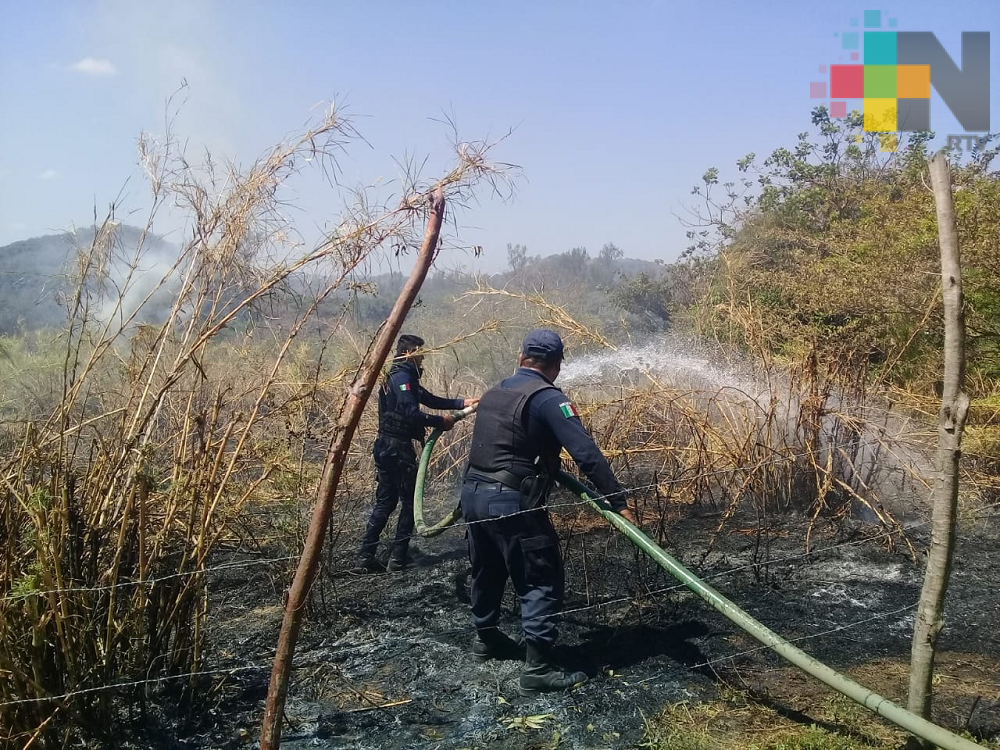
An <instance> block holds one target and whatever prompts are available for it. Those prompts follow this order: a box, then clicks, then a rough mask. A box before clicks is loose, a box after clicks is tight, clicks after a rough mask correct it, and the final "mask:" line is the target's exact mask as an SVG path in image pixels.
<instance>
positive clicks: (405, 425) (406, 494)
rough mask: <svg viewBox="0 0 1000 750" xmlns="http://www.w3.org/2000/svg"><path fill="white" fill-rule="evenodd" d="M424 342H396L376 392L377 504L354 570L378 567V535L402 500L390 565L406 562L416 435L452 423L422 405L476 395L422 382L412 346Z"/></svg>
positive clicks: (407, 338)
mask: <svg viewBox="0 0 1000 750" xmlns="http://www.w3.org/2000/svg"><path fill="white" fill-rule="evenodd" d="M423 345H424V340H423V339H422V338H420V337H419V336H413V335H409V334H404V335H402V336H400V337H399V340H398V341H397V342H396V356H395V358H394V359H393V363H392V366H391V367H390V368H389V374H388V376H387V377H386V378H385V379H384V380H383V382H382V385H381V387H380V388H379V394H378V435H377V437H376V438H375V446H374V449H373V453H374V456H375V471H376V482H377V486H376V490H375V507H374V508H373V509H372V513H371V517H370V518H369V519H368V526H367V528H366V529H365V534H364V537H363V539H362V541H361V549H360V551H359V553H358V557H359V559H358V565H357V568H356V569H357V570H358V571H359V572H362V571H367V572H376V571H379V570H381V567H380V566H379V564H378V562H377V560H376V559H375V552H376V550H377V549H378V539H379V536H380V535H381V533H382V531H383V529H385V527H386V524H387V523H388V522H389V516H390V515H391V514H392V512H393V510H395V508H396V505H399V506H400V511H399V520H398V521H397V522H396V538H395V540H394V541H393V543H392V547H391V549H390V553H389V566H388V567H389V570H390V571H399V570H402V569H403V568H405V567H406V566H407V565H408V564H409V563H410V562H411V560H410V557H409V547H410V537H411V536H412V535H413V489H414V485H415V484H416V478H417V452H416V448H415V447H414V443H413V441H414V440H419V441H420V442H421V443H423V441H424V439H425V437H426V429H427V428H428V427H436V428H438V429H441V430H450V429H451V428H452V427H454V426H455V422H454V420H452V418H451V415H448V414H445V415H438V414H427V413H425V412H422V411H420V405H421V404H422V405H424V406H427V407H429V408H431V409H462V408H465V407H466V406H472V405H474V404H476V403H478V402H479V399H476V398H472V399H468V398H466V399H462V398H441V397H440V396H435V395H434V394H433V393H431V392H430V391H428V390H427V389H426V388H424V387H423V386H422V385H420V376H421V375H423V369H422V367H423V363H424V355H423V354H417V353H416V352H417V351H418V350H419V349H420V348H421V347H422V346H423Z"/></svg>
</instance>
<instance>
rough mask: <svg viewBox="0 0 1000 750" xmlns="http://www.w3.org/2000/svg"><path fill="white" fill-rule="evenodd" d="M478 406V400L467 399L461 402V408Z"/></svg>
mask: <svg viewBox="0 0 1000 750" xmlns="http://www.w3.org/2000/svg"><path fill="white" fill-rule="evenodd" d="M478 404H479V399H478V398H467V399H465V400H464V401H463V402H462V408H463V409H468V408H469V407H470V406H476V405H478Z"/></svg>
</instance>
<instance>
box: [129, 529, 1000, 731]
mask: <svg viewBox="0 0 1000 750" xmlns="http://www.w3.org/2000/svg"><path fill="white" fill-rule="evenodd" d="M555 515H556V516H557V518H558V521H559V525H560V526H561V532H562V536H563V543H564V553H565V560H566V577H567V600H566V604H565V615H564V618H563V622H562V627H561V634H560V645H559V648H558V652H557V653H558V656H559V657H560V658H561V660H562V661H563V662H564V664H566V665H567V666H569V667H573V668H577V669H582V670H583V671H585V672H587V673H588V675H590V677H591V679H590V681H589V682H588V683H586V684H585V685H583V686H581V687H579V688H577V689H575V690H573V691H571V692H569V693H566V694H555V695H549V696H544V697H539V698H534V699H526V698H522V697H520V696H519V695H518V693H517V689H516V688H517V677H518V675H519V672H520V667H521V665H520V663H519V662H516V661H503V662H495V661H490V662H486V663H479V662H477V661H476V660H475V659H473V658H472V656H471V654H470V646H471V642H472V637H473V630H472V627H471V625H470V621H469V612H468V561H467V557H466V551H465V541H464V538H463V537H464V534H463V532H462V530H461V528H458V529H454V530H449V531H448V532H446V533H445V534H443V535H442V536H440V537H437V538H435V539H430V540H420V544H419V546H420V549H421V552H422V553H423V559H422V560H421V561H420V563H419V564H418V565H416V566H415V567H412V568H410V569H407V570H405V571H403V572H399V573H383V574H367V575H355V574H350V573H347V572H343V571H346V569H348V568H349V567H350V550H349V549H347V548H344V549H342V550H341V551H339V552H335V553H333V554H332V555H331V557H330V559H329V560H328V564H327V572H326V573H325V574H324V577H323V580H322V582H321V584H317V586H316V588H315V590H314V593H313V601H312V604H313V606H312V611H311V613H310V616H309V618H308V623H307V625H306V627H305V628H304V630H303V632H302V635H301V636H300V639H299V644H298V648H297V650H296V656H295V662H294V664H295V668H294V674H293V680H292V683H291V687H290V690H289V700H288V704H287V706H286V712H285V725H284V726H285V728H284V734H283V742H282V747H283V748H288V749H289V750H305V748H330V749H331V750H332V749H333V748H418V747H419V748H423V747H426V748H441V749H442V750H446V749H447V750H458V749H459V748H479V747H487V746H489V747H492V748H496V749H497V750H500V749H506V748H525V747H538V748H541V747H557V746H558V747H563V748H625V747H637V746H639V745H640V743H642V742H643V740H644V735H645V733H646V731H647V727H648V720H650V719H651V718H652V717H657V716H659V715H660V714H661V712H662V711H663V709H664V708H665V707H666V706H669V705H670V704H676V703H677V702H681V701H683V702H688V703H691V704H698V703H699V702H703V701H712V700H716V699H718V697H719V696H720V694H722V693H725V692H727V691H728V692H729V693H731V692H732V691H733V690H734V689H735V690H738V691H740V692H741V693H742V694H744V695H746V696H747V697H748V699H749V700H751V701H754V702H756V703H758V704H762V705H766V706H768V707H769V708H771V709H773V710H774V711H776V712H777V713H779V714H781V715H782V716H784V717H786V718H791V719H793V720H794V721H798V722H802V723H803V724H806V725H808V724H813V723H819V724H821V725H823V722H822V721H820V720H818V719H817V718H816V717H815V716H814V715H813V714H812V713H811V712H812V711H813V709H815V708H816V707H817V706H819V705H821V704H822V702H823V701H825V700H829V699H830V696H831V695H833V694H832V692H831V691H829V690H828V689H827V688H825V687H824V686H823V685H821V684H819V683H818V682H815V681H814V680H813V679H812V678H809V677H808V676H806V675H804V674H802V673H799V672H798V671H797V670H795V669H793V668H791V667H789V666H788V665H787V664H786V663H785V662H783V661H782V660H781V659H780V658H778V657H777V656H775V655H774V654H772V653H770V652H769V651H767V650H766V649H763V648H762V647H761V646H760V644H759V643H757V642H756V641H754V640H753V639H751V638H750V637H749V636H747V635H745V634H743V633H742V631H740V630H738V629H737V628H736V627H735V626H734V625H732V624H731V623H730V622H729V621H728V620H726V619H725V618H723V617H722V616H721V615H719V614H717V613H716V612H715V611H714V610H712V609H711V608H710V607H708V605H706V604H705V603H703V602H702V601H701V600H700V599H698V598H697V597H695V596H694V595H692V594H690V593H689V592H687V590H686V589H683V588H681V587H679V586H678V584H677V583H676V581H674V580H673V579H672V578H670V577H668V576H667V575H666V574H664V573H663V572H662V571H660V570H659V569H658V568H656V567H655V566H653V565H652V563H650V561H649V560H647V559H646V558H644V557H643V556H641V555H640V553H638V551H637V550H636V549H635V548H634V547H633V546H632V545H631V544H630V543H629V542H628V541H627V540H625V539H624V538H623V537H621V536H619V535H618V534H616V533H614V532H612V531H610V530H609V529H608V528H606V526H604V525H603V521H601V522H598V523H595V522H594V520H593V519H592V518H591V516H590V515H588V514H587V513H586V512H585V511H580V513H578V514H574V513H569V514H567V513H563V514H555ZM717 523H718V519H717V518H713V517H705V516H701V517H699V516H697V515H687V514H684V515H682V514H680V513H678V515H677V517H676V518H674V519H673V520H671V521H670V522H669V523H667V524H666V525H665V526H664V527H663V529H662V530H661V531H659V532H658V533H659V535H660V536H661V537H662V539H661V544H662V545H663V546H664V548H665V549H667V550H668V551H670V552H672V553H674V554H675V555H676V556H678V557H679V558H680V559H681V561H682V562H684V563H685V564H686V565H688V566H689V567H690V568H691V569H693V570H694V571H695V572H696V573H698V574H699V575H700V576H702V577H703V578H704V579H705V580H707V581H708V582H709V583H710V584H711V585H712V586H713V587H715V588H716V589H717V590H719V591H720V592H721V593H723V594H724V595H725V596H727V597H729V598H731V599H732V600H733V601H734V602H735V603H737V604H738V605H739V606H741V607H743V608H744V609H746V610H747V611H748V612H749V613H750V614H752V615H753V616H754V617H756V618H758V619H759V620H760V621H762V622H763V623H764V624H766V625H768V626H769V627H771V628H773V629H774V630H776V631H777V632H779V633H781V634H782V635H783V636H784V637H786V638H788V639H789V640H793V641H796V643H797V645H798V646H800V647H801V648H803V649H804V650H806V651H807V652H809V653H810V654H812V655H813V656H815V657H816V658H818V659H820V660H821V661H824V662H826V663H828V664H829V665H830V666H832V667H834V668H836V669H839V670H843V671H845V672H847V673H848V674H849V675H851V676H852V677H854V678H855V679H858V680H859V681H860V682H862V683H863V684H865V685H867V686H868V687H870V688H872V689H874V690H876V691H878V692H880V693H881V694H883V695H885V696H887V697H889V698H890V699H893V700H897V701H905V691H906V679H907V678H906V675H907V661H908V654H909V648H910V638H911V634H912V621H913V612H914V605H915V603H916V601H917V599H918V596H919V591H920V584H921V575H922V560H920V559H918V560H916V561H914V560H913V559H912V556H911V555H910V553H909V551H908V550H907V548H906V546H905V545H897V546H896V547H895V548H892V547H891V546H888V545H887V544H886V536H885V535H884V534H881V533H880V532H879V530H878V529H876V528H874V527H872V526H867V525H862V524H857V523H845V522H842V521H840V522H837V523H833V522H830V523H827V524H826V525H824V526H822V527H820V528H819V529H818V530H817V531H814V532H813V536H812V540H811V543H812V552H810V553H808V554H806V553H805V551H804V539H805V530H806V527H807V523H806V521H804V520H802V519H797V518H785V519H782V520H781V521H780V523H777V524H774V525H771V526H769V527H768V528H765V529H764V530H763V531H762V530H760V529H758V528H757V525H756V524H754V525H753V527H751V526H749V525H748V527H747V528H745V529H740V528H738V527H736V526H730V530H729V531H728V532H727V533H724V534H721V535H720V536H719V537H718V539H717V541H716V543H715V544H714V546H713V549H712V551H711V552H710V553H708V554H706V547H707V546H708V541H709V539H711V537H712V534H713V531H714V529H715V526H716V524H717ZM737 526H738V524H737ZM926 528H927V527H926V526H922V527H918V528H917V529H915V530H914V531H913V532H912V533H911V537H912V538H913V539H914V541H915V544H916V547H917V549H921V548H923V547H924V546H925V544H926V539H925V538H923V536H922V535H923V534H924V533H925V530H926ZM996 549H997V544H996V534H995V531H994V532H988V530H986V529H982V528H981V529H979V530H976V531H970V532H966V533H963V534H962V535H960V540H959V545H958V550H957V557H956V563H955V570H954V574H953V577H952V583H951V587H950V592H949V596H948V602H947V616H948V624H947V626H946V629H945V632H944V633H943V635H942V637H941V641H940V647H941V649H942V653H941V657H940V660H939V662H938V664H939V667H938V672H939V674H940V680H939V684H938V686H937V688H936V690H937V694H936V695H937V697H936V700H935V716H934V718H935V720H936V721H937V722H939V723H941V724H944V725H946V726H948V727H951V728H953V729H956V730H959V731H962V730H967V731H969V732H971V734H972V735H973V736H976V737H978V738H981V739H984V740H987V741H997V740H998V739H1000V632H998V629H997V627H996V625H997V623H998V622H1000V595H998V594H997V591H996V586H995V571H996V569H997V552H996ZM331 571H332V572H331ZM280 589H281V587H280V586H274V585H272V581H271V579H268V578H267V577H266V576H264V575H262V574H261V575H259V576H258V577H257V578H252V577H250V576H249V575H247V574H246V573H240V574H239V575H236V574H232V575H230V576H229V577H228V578H225V579H219V580H215V581H213V590H212V596H213V607H214V613H215V625H214V628H213V631H212V632H211V633H210V639H211V641H212V643H213V644H214V654H215V661H216V663H215V664H214V665H213V667H217V668H218V669H220V670H226V669H237V668H238V669H240V670H241V671H239V672H236V673H234V674H231V675H228V676H226V677H225V678H224V679H222V680H221V681H219V680H218V679H216V680H215V681H213V682H211V683H209V684H206V685H205V686H204V688H203V689H201V690H200V691H199V692H198V693H196V695H197V696H198V697H197V698H196V699H195V701H194V705H193V707H192V709H191V710H190V711H189V712H188V713H189V717H188V718H185V719H181V718H178V717H177V716H175V715H173V713H174V712H166V711H165V712H161V713H159V714H158V715H157V716H158V719H157V720H156V721H154V722H153V723H155V724H156V726H157V731H156V732H155V735H156V736H155V737H150V736H149V735H148V733H146V732H144V733H143V734H144V735H146V736H145V737H144V738H142V739H139V738H137V739H136V740H135V743H136V745H141V746H150V745H156V746H159V747H198V748H210V747H211V748H237V747H252V746H254V744H255V743H256V740H257V736H258V734H259V722H260V717H261V714H262V707H263V699H264V696H265V693H266V689H267V680H268V676H269V668H270V659H271V657H272V656H273V653H274V644H275V641H276V637H277V630H278V625H279V623H280V618H281V590H280ZM505 610H506V616H505V622H504V623H503V627H504V629H505V630H506V631H507V632H508V633H511V634H513V633H515V632H516V631H517V627H518V625H517V612H518V608H517V602H516V600H515V599H514V597H513V595H512V594H511V593H510V592H509V591H508V594H507V599H506V603H505ZM147 718H148V717H147ZM147 726H148V724H147ZM832 729H833V731H837V726H836V723H835V722H834V725H833V726H832ZM116 744H118V746H121V742H120V740H119V742H118V743H116Z"/></svg>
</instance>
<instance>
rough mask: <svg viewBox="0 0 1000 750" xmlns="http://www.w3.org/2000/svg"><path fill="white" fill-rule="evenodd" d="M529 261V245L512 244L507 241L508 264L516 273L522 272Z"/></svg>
mask: <svg viewBox="0 0 1000 750" xmlns="http://www.w3.org/2000/svg"><path fill="white" fill-rule="evenodd" d="M527 263H528V247H527V245H511V244H510V243H509V242H508V243H507V265H508V266H510V270H511V271H513V272H514V273H518V272H520V271H521V270H522V269H523V268H524V267H525V266H526V265H527Z"/></svg>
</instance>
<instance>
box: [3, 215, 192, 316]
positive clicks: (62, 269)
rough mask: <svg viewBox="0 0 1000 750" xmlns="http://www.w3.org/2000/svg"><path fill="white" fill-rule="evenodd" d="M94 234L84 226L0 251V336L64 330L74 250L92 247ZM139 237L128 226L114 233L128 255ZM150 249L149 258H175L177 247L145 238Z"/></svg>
mask: <svg viewBox="0 0 1000 750" xmlns="http://www.w3.org/2000/svg"><path fill="white" fill-rule="evenodd" d="M95 232H96V228H95V227H86V228H83V229H78V230H76V231H75V232H61V233H58V234H47V235H42V236H41V237H32V238H30V239H27V240H20V241H19V242H13V243H11V244H9V245H5V246H3V247H0V334H10V333H17V332H22V331H26V330H33V329H37V328H44V327H48V326H61V325H63V323H64V322H65V320H66V309H65V307H64V298H65V297H66V295H67V294H68V293H69V292H70V291H71V290H72V289H73V275H74V273H75V268H74V267H73V266H74V261H75V259H76V249H77V248H86V247H89V246H90V245H91V244H92V243H93V240H94V235H95ZM141 236H142V230H141V229H139V228H138V227H133V226H129V225H127V224H118V225H117V226H116V227H115V229H114V242H115V244H116V245H117V246H118V247H120V248H122V250H123V251H126V252H127V251H128V250H129V249H131V248H135V247H136V246H137V244H138V242H139V239H140V237H141ZM146 246H147V248H148V249H149V252H151V253H154V254H163V253H166V254H169V255H173V256H174V257H176V255H175V254H176V250H175V249H174V248H173V246H172V245H170V244H169V243H168V242H166V241H165V240H163V239H162V238H160V237H157V236H154V235H147V236H146Z"/></svg>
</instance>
